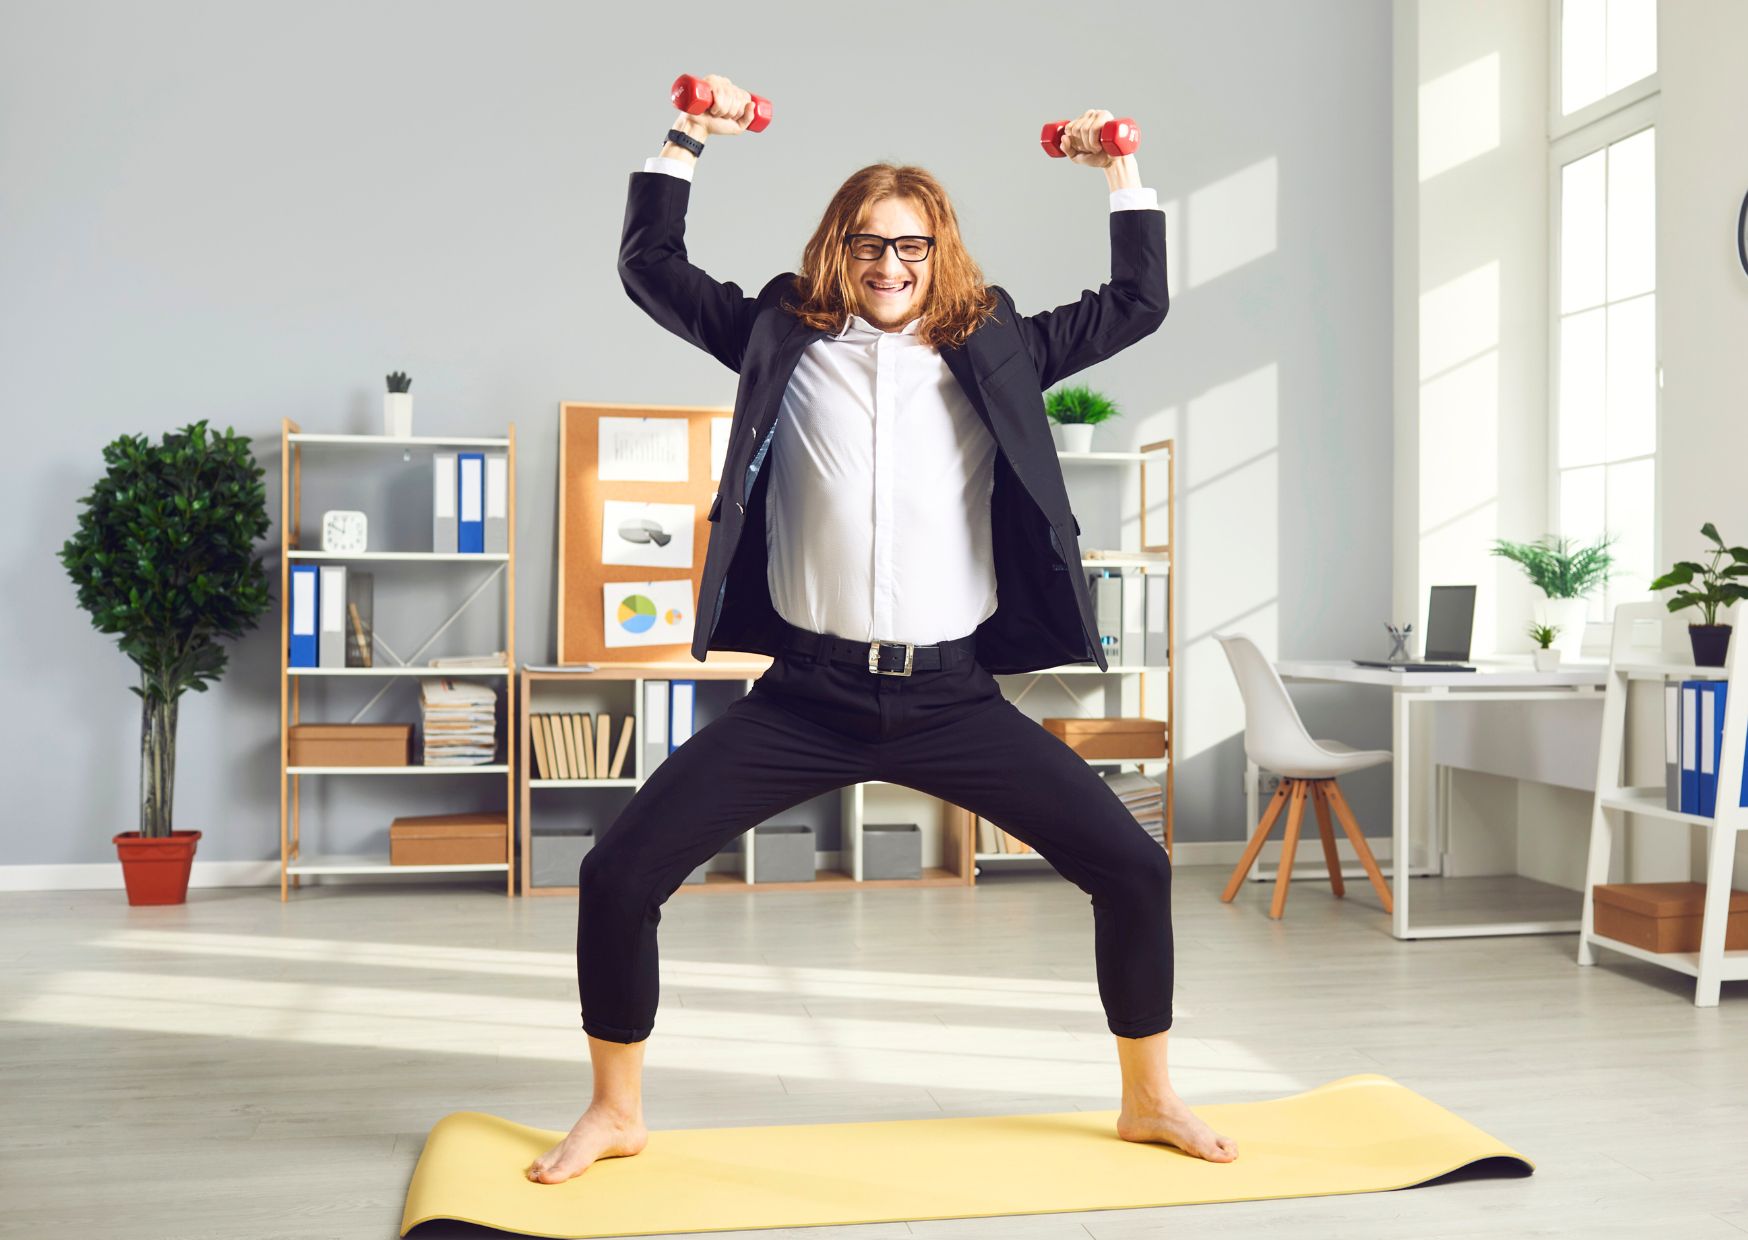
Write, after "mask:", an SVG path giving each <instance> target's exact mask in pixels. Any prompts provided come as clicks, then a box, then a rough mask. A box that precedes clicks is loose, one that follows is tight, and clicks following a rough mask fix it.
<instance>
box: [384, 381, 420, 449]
mask: <svg viewBox="0 0 1748 1240" xmlns="http://www.w3.org/2000/svg"><path fill="white" fill-rule="evenodd" d="M412 387H413V381H412V380H411V379H409V378H408V377H407V376H406V374H405V372H403V371H399V370H397V371H395V372H394V373H392V374H390V375H389V377H388V394H387V395H386V396H384V397H383V398H382V430H383V434H385V435H387V436H389V437H390V438H391V439H406V438H408V437H410V436H411V435H412V433H413V392H412Z"/></svg>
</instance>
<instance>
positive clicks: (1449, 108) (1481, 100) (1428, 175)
mask: <svg viewBox="0 0 1748 1240" xmlns="http://www.w3.org/2000/svg"><path fill="white" fill-rule="evenodd" d="M1498 147H1499V53H1498V52H1488V53H1487V54H1486V55H1485V56H1483V57H1481V58H1480V59H1479V60H1472V61H1470V62H1469V63H1468V64H1466V65H1461V66H1459V67H1457V68H1455V69H1452V70H1451V71H1450V72H1449V73H1443V74H1440V75H1439V76H1438V77H1435V78H1433V79H1431V80H1430V81H1426V82H1422V83H1421V84H1420V179H1421V180H1422V181H1429V180H1431V179H1432V178H1433V177H1435V176H1437V175H1438V174H1439V173H1441V172H1448V171H1450V170H1451V169H1452V168H1455V167H1457V166H1458V165H1459V164H1465V163H1467V162H1468V161H1469V160H1471V159H1474V158H1475V157H1476V156H1478V155H1485V154H1486V153H1487V152H1488V151H1492V150H1496V149H1498Z"/></svg>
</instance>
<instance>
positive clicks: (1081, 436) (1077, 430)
mask: <svg viewBox="0 0 1748 1240" xmlns="http://www.w3.org/2000/svg"><path fill="white" fill-rule="evenodd" d="M1050 435H1051V437H1052V438H1053V439H1055V440H1056V446H1057V448H1059V449H1061V450H1062V451H1063V452H1091V451H1092V436H1093V428H1092V424H1091V423H1089V422H1067V423H1063V422H1052V423H1051V424H1050Z"/></svg>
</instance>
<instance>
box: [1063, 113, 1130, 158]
mask: <svg viewBox="0 0 1748 1240" xmlns="http://www.w3.org/2000/svg"><path fill="white" fill-rule="evenodd" d="M1066 128H1068V122H1067V121H1050V122H1049V123H1048V124H1046V125H1045V126H1044V132H1043V133H1042V134H1041V135H1040V136H1039V141H1040V142H1042V143H1043V144H1044V153H1045V154H1046V155H1048V156H1050V157H1051V158H1052V159H1061V158H1063V157H1064V156H1066V155H1067V154H1068V152H1067V151H1065V150H1063V149H1062V131H1063V130H1064V129H1066ZM1099 145H1100V146H1102V147H1104V148H1105V154H1107V155H1109V156H1110V157H1111V158H1112V159H1117V158H1119V157H1120V156H1123V155H1133V154H1134V153H1135V148H1136V147H1138V146H1140V145H1141V126H1139V125H1137V124H1136V123H1135V122H1134V121H1133V120H1131V119H1129V118H1128V117H1127V116H1119V117H1117V118H1116V119H1115V120H1109V121H1106V122H1105V123H1104V125H1103V126H1101V127H1100V129H1099Z"/></svg>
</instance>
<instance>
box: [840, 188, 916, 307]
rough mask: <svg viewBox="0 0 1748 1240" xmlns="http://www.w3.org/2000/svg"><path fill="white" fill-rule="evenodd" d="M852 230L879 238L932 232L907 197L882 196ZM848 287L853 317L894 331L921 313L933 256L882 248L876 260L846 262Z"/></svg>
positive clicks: (858, 259)
mask: <svg viewBox="0 0 1748 1240" xmlns="http://www.w3.org/2000/svg"><path fill="white" fill-rule="evenodd" d="M855 231H857V232H864V233H875V234H877V235H879V236H882V237H926V236H928V235H930V233H932V232H933V231H934V230H933V229H932V228H930V227H929V221H928V217H927V216H925V215H924V214H923V210H922V207H921V205H920V204H919V203H917V202H916V201H915V200H914V199H911V198H882V199H880V200H879V201H878V202H876V203H874V204H873V205H871V206H870V207H869V208H868V211H867V213H866V215H865V216H864V217H863V219H862V222H861V223H860V224H859V225H857V227H856V230H855ZM848 262H849V273H850V284H851V286H852V287H854V288H855V290H856V295H857V298H858V299H859V301H860V305H859V306H857V307H856V313H857V314H860V315H861V316H862V317H863V318H865V319H867V320H868V321H869V322H870V323H872V324H873V325H874V326H876V327H878V328H880V329H882V330H883V331H897V330H899V329H900V328H902V327H903V326H904V325H905V324H906V323H908V322H909V321H910V320H911V319H914V318H915V317H916V316H917V315H919V314H921V313H922V309H923V305H924V303H925V301H926V300H927V298H928V295H929V281H930V277H931V275H932V274H933V268H934V263H935V258H934V254H933V252H931V253H930V254H929V257H927V258H925V259H922V260H921V261H919V262H914V263H907V262H905V261H904V260H903V259H901V258H899V257H898V247H896V246H890V245H889V246H887V247H886V249H885V252H884V253H882V254H881V255H880V257H879V258H876V259H860V258H856V257H855V256H853V255H851V256H850V257H849V259H848Z"/></svg>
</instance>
